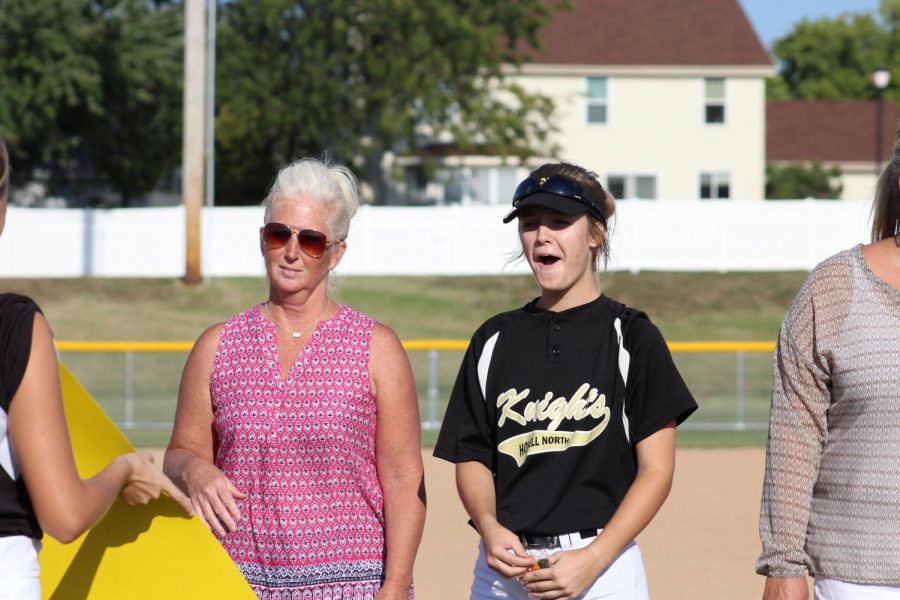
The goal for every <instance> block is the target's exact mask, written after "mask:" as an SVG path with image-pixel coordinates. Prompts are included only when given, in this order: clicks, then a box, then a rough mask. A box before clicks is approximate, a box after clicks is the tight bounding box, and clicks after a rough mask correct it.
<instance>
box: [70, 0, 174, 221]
mask: <svg viewBox="0 0 900 600" xmlns="http://www.w3.org/2000/svg"><path fill="white" fill-rule="evenodd" d="M95 7H96V11H97V12H96V17H95V18H96V23H97V29H98V35H96V36H94V38H93V39H92V41H91V45H90V52H91V55H92V56H94V57H95V59H96V61H97V63H98V64H99V66H100V73H101V80H102V86H101V89H102V95H101V100H100V103H101V105H102V107H103V111H102V113H100V114H96V113H94V114H91V115H90V117H89V119H88V120H87V121H86V123H85V132H84V139H85V142H86V143H85V146H86V148H87V149H88V151H89V154H90V157H91V159H92V161H93V163H94V165H96V168H97V169H98V170H99V171H100V172H101V173H102V174H103V176H104V179H105V180H106V181H107V182H108V183H109V184H110V185H111V186H112V188H113V189H115V190H116V191H117V192H118V194H119V196H120V198H121V202H122V205H123V206H128V205H129V203H130V201H131V199H132V198H133V197H134V196H135V195H136V194H139V193H142V192H147V191H150V190H153V189H154V188H155V187H157V185H159V183H160V181H161V180H162V179H164V178H167V177H169V176H171V174H172V173H173V172H174V171H175V169H176V168H177V167H178V165H179V164H180V163H181V120H182V80H183V73H184V70H183V54H184V53H183V48H184V46H183V43H182V40H183V36H184V27H183V12H182V11H183V9H182V7H181V6H178V5H175V4H171V3H168V2H160V3H158V4H156V5H153V4H149V3H147V2H146V1H144V0H124V1H115V2H108V3H106V5H102V4H101V3H95Z"/></svg>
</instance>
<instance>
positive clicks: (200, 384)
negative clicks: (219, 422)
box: [163, 324, 246, 536]
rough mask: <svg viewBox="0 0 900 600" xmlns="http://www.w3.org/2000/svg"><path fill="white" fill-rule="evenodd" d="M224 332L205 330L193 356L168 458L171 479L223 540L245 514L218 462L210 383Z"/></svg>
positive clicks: (166, 465)
mask: <svg viewBox="0 0 900 600" xmlns="http://www.w3.org/2000/svg"><path fill="white" fill-rule="evenodd" d="M221 333H222V325H221V324H218V325H214V326H212V327H210V328H209V329H207V330H206V331H204V332H203V333H202V334H201V335H200V338H199V339H198V340H197V343H196V344H194V347H193V349H192V350H191V353H190V355H189V356H188V359H187V362H186V363H185V365H184V372H183V373H182V374H181V386H180V387H179V390H178V408H177V409H176V411H175V426H174V428H173V429H172V438H171V439H170V440H169V446H168V448H166V455H165V459H164V460H163V470H164V471H165V472H166V475H168V476H169V477H171V478H172V481H174V482H175V483H176V484H177V485H178V486H179V487H180V488H181V489H182V490H184V492H185V493H186V494H187V495H188V496H190V499H191V502H192V503H193V506H194V510H196V512H197V514H198V515H199V516H200V519H201V520H202V521H203V522H204V523H205V524H206V526H207V527H209V528H210V529H212V530H214V531H215V532H216V533H217V534H219V535H220V536H221V535H225V527H227V528H228V530H229V531H234V530H235V529H236V528H237V521H238V520H240V518H241V512H240V510H238V506H237V502H236V501H237V500H240V499H242V498H244V497H246V494H244V493H243V492H241V491H240V490H238V489H237V488H236V487H235V486H234V484H233V483H231V481H230V480H229V479H228V478H227V477H225V475H224V474H223V473H222V471H220V470H219V469H218V468H217V467H216V466H215V465H214V464H213V455H214V448H213V443H214V442H213V411H212V398H211V397H210V394H209V380H210V375H211V374H212V367H213V361H214V359H215V355H216V346H217V345H218V341H219V337H220V335H221ZM223 525H224V527H223Z"/></svg>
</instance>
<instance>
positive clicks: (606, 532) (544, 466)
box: [434, 163, 697, 600]
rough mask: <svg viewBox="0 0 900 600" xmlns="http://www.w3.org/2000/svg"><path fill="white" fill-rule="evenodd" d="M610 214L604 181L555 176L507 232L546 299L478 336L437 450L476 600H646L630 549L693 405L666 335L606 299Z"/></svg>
mask: <svg viewBox="0 0 900 600" xmlns="http://www.w3.org/2000/svg"><path fill="white" fill-rule="evenodd" d="M614 210H615V203H614V200H613V198H612V196H611V195H609V194H608V193H607V192H606V191H605V190H604V189H603V187H602V186H601V185H600V183H599V181H598V180H597V176H596V175H595V174H594V173H592V172H590V171H587V170H586V169H584V168H581V167H579V166H576V165H572V164H568V163H552V164H545V165H543V166H541V167H539V168H538V169H536V170H535V171H533V172H532V173H531V174H530V176H529V177H528V178H527V179H525V180H524V181H523V182H522V183H521V184H520V185H519V186H518V188H517V189H516V192H515V195H514V197H513V210H512V211H511V212H510V213H509V214H508V215H507V216H506V218H505V219H504V222H505V223H508V222H510V221H511V220H513V219H516V218H518V230H519V238H520V241H521V244H522V254H523V255H524V258H525V260H527V261H528V264H529V266H530V267H531V269H532V272H533V274H534V278H535V280H536V281H537V284H538V286H539V287H540V292H541V293H540V296H539V297H538V298H536V299H535V300H533V301H532V302H529V303H528V304H526V305H525V306H524V307H522V308H519V309H517V310H513V311H510V312H506V313H502V314H499V315H496V316H494V317H492V318H490V319H488V321H487V322H485V323H484V324H483V325H482V326H481V327H479V328H478V330H477V331H476V332H475V334H474V336H473V337H472V340H471V344H470V345H469V348H468V351H467V352H466V355H465V357H464V359H463V363H462V366H461V367H460V371H459V375H458V378H457V380H456V384H455V386H454V389H453V392H452V395H451V397H450V402H449V406H448V408H447V413H446V415H445V417H444V422H443V426H442V427H441V432H440V435H439V437H438V441H437V443H436V446H435V450H434V455H435V456H437V457H439V458H443V459H446V460H449V461H451V462H454V463H456V478H457V487H458V490H459V494H460V498H461V500H462V502H463V505H464V506H465V508H466V511H467V512H468V514H469V516H470V517H471V524H472V525H473V526H474V527H475V529H477V531H478V533H479V534H480V536H481V543H480V552H479V556H478V559H477V563H476V566H475V573H474V582H473V584H472V592H471V598H473V599H481V598H498V597H504V598H522V599H526V598H529V597H530V598H541V599H551V598H552V599H556V598H566V599H569V598H576V597H577V598H583V599H586V600H587V599H591V600H592V599H596V598H614V599H617V600H619V599H622V600H624V599H629V600H630V599H642V598H647V582H646V578H645V576H644V568H643V562H642V559H641V555H640V550H639V549H638V547H637V546H636V545H635V543H634V538H635V536H636V535H637V534H638V533H639V532H640V531H641V530H642V529H643V528H644V527H645V526H646V525H647V524H648V523H649V522H650V520H651V519H652V518H653V516H654V515H655V514H656V512H657V510H659V508H660V506H661V505H662V503H663V501H664V500H665V498H666V496H667V495H668V493H669V489H670V487H671V483H672V475H673V471H674V466H675V426H676V425H677V424H678V423H680V422H681V421H683V420H684V419H685V418H687V417H688V415H690V414H691V413H692V412H693V411H694V410H695V409H696V408H697V405H696V403H695V402H694V399H693V398H692V396H691V394H690V392H689V391H688V389H687V387H686V386H685V383H684V381H683V380H682V378H681V376H680V375H679V373H678V371H677V369H676V368H675V365H674V364H673V362H672V358H671V355H670V354H669V351H668V348H667V346H666V343H665V341H664V340H663V338H662V336H661V335H660V333H659V331H658V329H657V328H656V327H655V326H654V325H653V324H652V323H651V322H650V320H649V319H648V318H647V316H646V315H645V314H644V313H642V312H640V311H637V310H634V309H632V308H629V307H627V306H625V305H623V304H621V303H619V302H616V301H614V300H612V299H610V298H608V297H606V296H605V295H603V293H602V292H601V290H600V288H599V285H598V283H597V278H596V272H597V269H598V265H599V263H600V260H601V259H603V260H604V262H605V260H606V259H607V258H608V255H609V243H608V234H607V232H608V220H609V219H610V218H611V217H612V215H613V212H614Z"/></svg>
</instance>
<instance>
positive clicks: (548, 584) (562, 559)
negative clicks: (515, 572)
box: [521, 547, 606, 600]
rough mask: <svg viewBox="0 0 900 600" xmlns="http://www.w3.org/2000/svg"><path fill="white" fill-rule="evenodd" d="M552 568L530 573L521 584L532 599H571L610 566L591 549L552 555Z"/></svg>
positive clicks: (560, 552) (566, 551)
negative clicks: (603, 562) (602, 561)
mask: <svg viewBox="0 0 900 600" xmlns="http://www.w3.org/2000/svg"><path fill="white" fill-rule="evenodd" d="M549 560H550V566H549V567H548V568H546V569H538V570H537V571H530V572H528V573H526V574H525V575H524V576H523V577H522V579H521V581H522V585H523V586H524V587H525V589H526V590H528V593H529V595H530V596H531V597H532V598H541V599H551V598H553V599H555V598H561V599H564V600H571V599H573V598H577V597H578V596H579V595H580V594H581V593H582V592H584V590H586V589H587V588H588V587H590V585H591V584H592V583H593V582H594V580H596V579H597V577H598V576H599V575H600V573H601V572H602V571H603V569H604V568H605V567H606V565H604V564H602V563H601V561H600V557H599V555H598V554H597V553H595V552H594V551H593V550H591V549H590V548H589V547H585V548H579V549H577V550H561V551H559V552H556V553H554V554H551V555H550V558H549Z"/></svg>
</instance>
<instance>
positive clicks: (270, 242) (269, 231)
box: [259, 223, 343, 258]
mask: <svg viewBox="0 0 900 600" xmlns="http://www.w3.org/2000/svg"><path fill="white" fill-rule="evenodd" d="M295 233H296V234H297V243H298V244H300V250H301V251H302V252H303V254H305V255H307V256H310V257H312V258H322V257H323V256H324V255H325V250H327V249H328V246H331V245H332V244H339V243H340V242H342V241H343V240H331V241H329V240H328V238H327V237H326V236H325V234H324V233H322V232H321V231H316V230H315V229H294V228H292V227H290V226H288V225H285V224H284V223H266V224H265V226H263V227H260V228H259V234H260V236H262V241H263V243H264V244H265V245H266V248H268V249H269V250H278V249H279V248H284V247H285V246H287V245H288V242H290V241H291V236H292V235H294V234H295Z"/></svg>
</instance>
